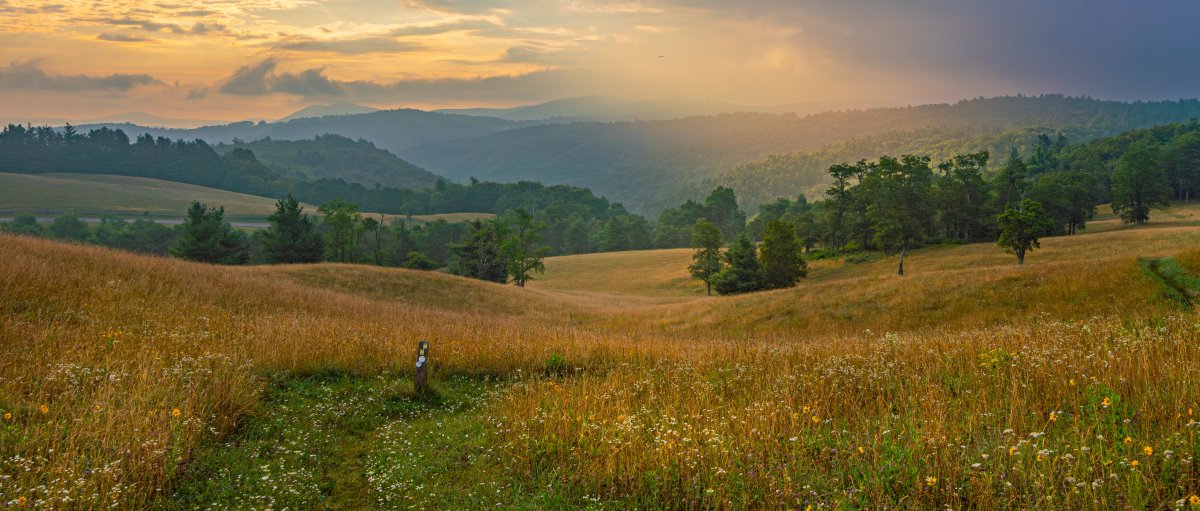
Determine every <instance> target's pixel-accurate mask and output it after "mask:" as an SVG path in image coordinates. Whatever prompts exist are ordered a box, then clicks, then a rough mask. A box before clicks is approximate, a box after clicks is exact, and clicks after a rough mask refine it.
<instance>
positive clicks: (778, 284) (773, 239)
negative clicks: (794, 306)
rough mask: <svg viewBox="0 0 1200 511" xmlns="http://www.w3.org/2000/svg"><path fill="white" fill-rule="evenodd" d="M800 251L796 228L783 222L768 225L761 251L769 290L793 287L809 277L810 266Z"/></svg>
mask: <svg viewBox="0 0 1200 511" xmlns="http://www.w3.org/2000/svg"><path fill="white" fill-rule="evenodd" d="M800 250H801V247H800V240H799V239H797V238H796V228H795V226H793V225H792V224H789V223H787V222H785V221H783V220H772V221H771V222H769V223H767V227H766V232H764V233H763V243H762V250H761V251H760V258H761V260H762V268H763V275H764V280H763V282H764V284H765V285H766V287H767V288H771V289H775V288H783V287H792V286H795V285H796V283H797V282H799V281H800V279H802V278H804V277H805V276H807V275H808V265H807V264H806V263H805V262H804V258H803V257H801V256H800Z"/></svg>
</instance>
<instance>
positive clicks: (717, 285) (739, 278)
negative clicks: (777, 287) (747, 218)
mask: <svg viewBox="0 0 1200 511" xmlns="http://www.w3.org/2000/svg"><path fill="white" fill-rule="evenodd" d="M712 285H713V288H714V289H716V290H717V292H718V293H721V294H723V295H730V294H738V293H749V292H752V291H758V290H761V289H763V288H764V287H766V275H765V274H764V273H763V268H762V265H761V264H759V262H758V254H757V251H756V250H755V247H754V243H753V242H751V241H750V237H749V236H747V235H746V234H745V233H742V234H740V235H738V237H737V238H736V239H734V240H733V243H732V244H730V245H729V249H728V250H726V251H725V268H724V269H723V270H721V271H720V272H719V273H717V274H716V275H714V276H713V278H712Z"/></svg>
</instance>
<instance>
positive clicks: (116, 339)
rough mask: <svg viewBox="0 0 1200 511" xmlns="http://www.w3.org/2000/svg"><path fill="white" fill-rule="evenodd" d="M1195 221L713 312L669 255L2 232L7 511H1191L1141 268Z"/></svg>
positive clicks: (1174, 313)
mask: <svg viewBox="0 0 1200 511" xmlns="http://www.w3.org/2000/svg"><path fill="white" fill-rule="evenodd" d="M1188 211H1191V208H1176V214H1177V215H1178V216H1171V217H1170V218H1172V219H1173V220H1169V219H1168V218H1166V217H1167V215H1163V217H1164V218H1162V221H1161V222H1159V221H1158V219H1159V218H1160V217H1158V216H1156V217H1155V223H1154V224H1152V225H1150V226H1144V227H1119V226H1111V228H1106V229H1096V230H1093V231H1090V232H1088V233H1086V234H1082V235H1079V236H1075V237H1070V238H1065V237H1064V238H1052V239H1047V240H1044V242H1043V249H1042V250H1038V251H1035V252H1033V253H1032V254H1031V255H1030V256H1029V258H1028V259H1027V264H1026V266H1025V267H1017V266H1016V265H1015V264H1014V263H1015V261H1014V260H1013V258H1012V257H1011V256H1008V255H1005V254H1003V253H1002V252H1000V251H999V250H998V249H996V248H995V247H994V246H991V245H970V246H961V247H932V248H926V249H922V250H918V251H915V252H913V253H912V254H911V255H910V258H909V259H906V270H907V273H908V275H906V276H905V277H897V276H895V275H894V271H895V268H894V266H893V265H894V260H892V259H890V258H884V259H881V260H879V261H874V262H868V263H861V264H848V263H844V262H841V261H823V262H819V263H817V264H814V265H813V267H812V274H811V275H812V276H811V279H810V280H807V281H805V282H803V283H802V284H801V285H800V287H798V288H796V289H791V290H781V291H773V292H767V293H759V294H754V295H747V296H737V297H706V296H703V295H702V294H700V293H699V292H697V291H698V286H697V283H695V282H690V281H687V280H683V279H681V277H682V276H684V275H685V272H686V270H683V269H681V268H680V264H681V263H686V261H687V259H688V253H687V251H652V252H644V253H624V254H600V255H590V256H573V257H570V258H555V259H552V260H549V261H547V266H548V273H547V275H546V276H545V279H544V280H543V281H535V284H534V285H533V286H532V287H531V288H530V289H518V288H515V287H513V286H500V285H497V284H491V283H485V282H477V281H471V280H467V279H461V278H457V277H453V276H448V275H441V274H434V273H424V272H415V271H407V270H392V269H380V268H369V267H359V266H349V265H328V264H320V265H303V266H286V267H250V268H230V267H212V266H205V265H198V264H192V263H186V262H181V261H175V260H168V259H158V258H150V257H142V256H135V255H130V254H124V253H119V252H114V251H109V250H105V249H101V248H95V247H85V246H76V245H65V244H59V243H54V242H51V241H46V240H38V239H28V238H21V237H13V236H0V260H3V261H5V264H3V265H0V414H11V415H3V417H4V418H3V419H2V420H3V421H4V422H3V423H2V424H0V482H3V484H0V504H9V503H12V505H18V504H21V505H25V506H30V507H34V508H46V509H49V508H55V509H61V508H78V509H95V508H101V507H105V508H109V507H115V508H144V507H162V508H197V507H203V508H213V509H246V508H255V509H266V508H272V509H281V508H282V507H285V506H291V507H292V508H324V509H356V508H360V509H410V508H424V509H464V508H483V507H489V508H497V507H498V508H502V509H580V508H594V509H635V508H636V509H806V508H808V507H809V506H811V507H812V509H857V508H891V509H933V508H954V509H963V508H976V509H1051V508H1058V509H1113V508H1129V509H1146V508H1156V509H1163V508H1173V509H1176V508H1177V509H1183V508H1190V507H1191V504H1190V501H1189V498H1190V497H1191V496H1193V495H1195V494H1197V493H1198V492H1200V479H1198V477H1197V473H1200V470H1198V469H1197V468H1196V465H1195V461H1196V458H1195V457H1196V454H1197V447H1200V437H1197V428H1198V427H1200V425H1198V424H1200V423H1198V422H1197V421H1200V418H1198V416H1197V410H1200V379H1198V376H1200V343H1197V342H1196V341H1197V335H1198V334H1200V321H1197V319H1196V316H1195V313H1194V312H1193V311H1192V310H1190V309H1189V308H1186V307H1183V306H1181V305H1180V304H1179V302H1177V301H1174V300H1171V299H1169V298H1168V297H1167V296H1166V294H1165V293H1164V290H1163V289H1162V288H1161V287H1160V285H1159V284H1158V283H1157V282H1156V281H1155V279H1153V278H1151V277H1150V276H1148V275H1146V274H1145V273H1144V272H1143V270H1142V267H1141V266H1140V265H1139V263H1138V260H1139V257H1140V256H1156V257H1174V258H1175V259H1176V260H1177V261H1178V264H1179V267H1180V268H1183V269H1184V270H1186V271H1196V270H1197V269H1200V264H1198V263H1196V261H1200V250H1197V249H1196V248H1195V247H1196V242H1197V241H1198V237H1197V236H1198V232H1200V230H1198V229H1197V228H1196V227H1193V226H1191V225H1190V222H1191V220H1189V219H1188V216H1187V215H1189V214H1190V213H1187V212H1188ZM1181 217H1182V218H1181ZM655 261H659V262H658V263H656V262H655ZM419 339H429V340H430V341H431V342H432V343H433V347H432V354H433V357H434V358H433V360H434V364H433V368H434V375H433V381H434V385H435V390H436V391H437V393H436V394H435V395H434V396H432V397H421V396H417V395H415V394H413V392H412V387H411V383H410V382H409V380H408V377H409V375H410V374H411V367H412V362H413V360H412V358H413V356H414V353H413V351H414V350H415V346H414V345H415V343H416V341H417V340H419ZM318 432H319V434H318ZM1197 499H1198V500H1200V496H1198V497H1197Z"/></svg>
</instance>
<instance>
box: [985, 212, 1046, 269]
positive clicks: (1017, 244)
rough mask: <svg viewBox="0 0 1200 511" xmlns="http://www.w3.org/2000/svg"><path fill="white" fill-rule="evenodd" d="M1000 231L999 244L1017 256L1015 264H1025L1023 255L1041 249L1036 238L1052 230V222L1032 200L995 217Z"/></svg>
mask: <svg viewBox="0 0 1200 511" xmlns="http://www.w3.org/2000/svg"><path fill="white" fill-rule="evenodd" d="M996 226H997V227H999V229H1000V241H999V244H1000V246H1001V247H1003V248H1004V250H1005V251H1006V252H1009V253H1012V254H1016V255H1017V264H1025V253H1026V252H1028V251H1031V250H1033V249H1035V248H1039V247H1041V245H1040V244H1039V243H1038V238H1039V237H1041V236H1042V235H1045V234H1046V233H1048V232H1050V230H1051V229H1053V228H1054V221H1053V220H1051V219H1050V217H1048V216H1046V210H1045V209H1044V208H1042V205H1041V204H1040V203H1038V202H1037V201H1035V200H1033V199H1025V200H1023V201H1021V203H1020V205H1019V206H1018V208H1017V209H1013V208H1008V209H1005V210H1004V212H1003V213H1001V214H1000V216H998V217H996Z"/></svg>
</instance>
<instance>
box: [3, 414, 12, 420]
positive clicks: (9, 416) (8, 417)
mask: <svg viewBox="0 0 1200 511" xmlns="http://www.w3.org/2000/svg"><path fill="white" fill-rule="evenodd" d="M11 420H12V412H4V422H8V421H11Z"/></svg>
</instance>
